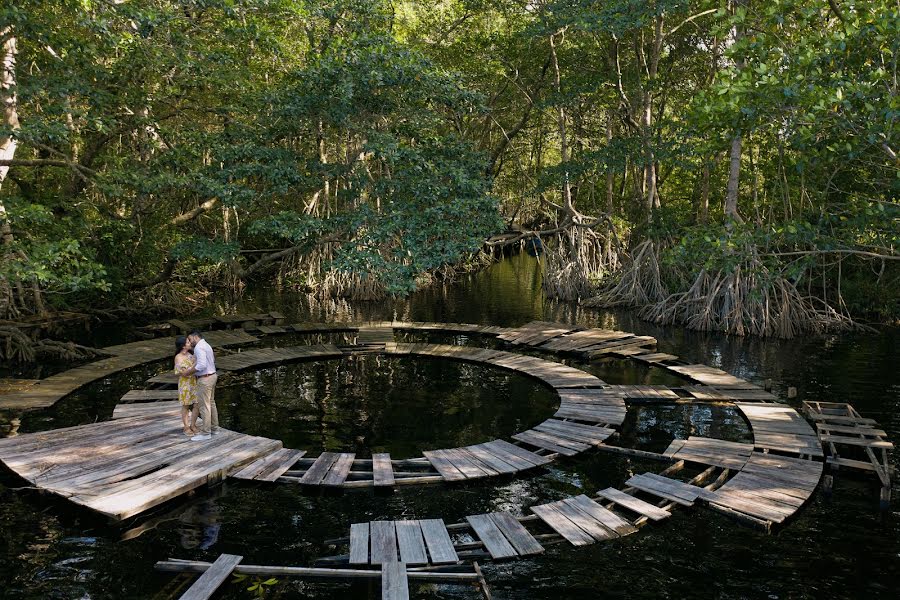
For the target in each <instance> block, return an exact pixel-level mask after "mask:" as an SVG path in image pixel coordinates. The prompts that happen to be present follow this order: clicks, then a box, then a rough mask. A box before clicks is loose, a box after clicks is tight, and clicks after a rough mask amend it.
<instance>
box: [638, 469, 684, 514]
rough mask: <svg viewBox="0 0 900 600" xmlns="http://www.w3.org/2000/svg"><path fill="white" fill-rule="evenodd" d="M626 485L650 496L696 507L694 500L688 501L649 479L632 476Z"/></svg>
mask: <svg viewBox="0 0 900 600" xmlns="http://www.w3.org/2000/svg"><path fill="white" fill-rule="evenodd" d="M625 485H628V486H631V487H633V488H637V489H639V490H641V491H642V492H647V493H648V494H653V495H654V496H659V497H660V498H665V499H666V500H671V501H672V502H675V503H677V504H681V505H682V506H693V505H694V501H693V500H686V499H685V498H683V497H682V496H681V495H679V494H676V493H673V492H672V491H671V490H669V489H667V488H666V487H665V486H662V485H660V483H659V482H657V481H653V480H652V479H647V478H645V477H643V476H641V475H634V476H632V477H631V478H630V479H629V480H628V481H626V482H625Z"/></svg>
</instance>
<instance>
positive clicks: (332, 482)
mask: <svg viewBox="0 0 900 600" xmlns="http://www.w3.org/2000/svg"><path fill="white" fill-rule="evenodd" d="M354 458H356V455H355V454H353V453H342V454H339V455H338V458H337V460H336V461H334V465H333V466H332V467H331V469H330V470H329V471H328V473H327V474H326V475H325V477H324V478H322V485H327V486H339V485H341V484H342V483H344V480H345V479H347V475H349V474H350V468H351V467H352V466H353V459H354Z"/></svg>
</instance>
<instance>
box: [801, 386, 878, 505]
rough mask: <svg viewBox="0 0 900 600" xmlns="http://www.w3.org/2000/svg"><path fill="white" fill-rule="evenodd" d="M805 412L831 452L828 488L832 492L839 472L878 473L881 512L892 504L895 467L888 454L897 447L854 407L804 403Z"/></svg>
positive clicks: (837, 404)
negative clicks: (844, 470) (833, 481)
mask: <svg viewBox="0 0 900 600" xmlns="http://www.w3.org/2000/svg"><path fill="white" fill-rule="evenodd" d="M803 410H804V412H805V413H806V414H807V416H808V417H809V418H810V419H812V421H813V422H814V423H815V426H816V434H817V435H818V437H819V440H820V441H821V442H822V444H823V446H824V447H825V448H826V449H827V450H828V453H827V456H826V462H827V463H828V465H829V467H830V471H831V473H832V474H831V475H829V476H828V478H827V481H826V485H827V486H828V487H829V488H830V486H831V480H832V479H833V474H834V473H835V472H837V471H838V469H840V468H847V469H851V470H858V471H863V472H866V473H875V475H877V476H878V479H879V481H880V482H881V495H880V501H881V506H882V508H887V507H888V506H889V505H890V502H891V478H892V476H893V474H894V467H893V465H892V464H891V461H890V455H889V454H888V451H890V450H893V449H894V444H893V443H891V442H890V441H888V439H887V434H886V433H885V431H884V430H883V429H881V428H880V426H879V425H878V423H877V422H876V421H875V420H874V419H867V418H865V417H863V416H862V415H861V414H859V412H857V410H856V409H855V408H853V407H852V406H851V405H849V404H846V403H843V402H815V401H807V402H804V403H803Z"/></svg>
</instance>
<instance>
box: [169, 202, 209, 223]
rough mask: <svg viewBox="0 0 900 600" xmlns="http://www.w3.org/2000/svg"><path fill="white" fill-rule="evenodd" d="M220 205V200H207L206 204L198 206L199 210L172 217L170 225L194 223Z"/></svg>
mask: <svg viewBox="0 0 900 600" xmlns="http://www.w3.org/2000/svg"><path fill="white" fill-rule="evenodd" d="M218 203H219V199H218V198H212V199H210V200H207V201H206V202H204V203H203V204H201V205H200V206H198V207H197V208H195V209H193V210H189V211H187V212H185V213H181V214H180V215H177V216H175V217H172V219H171V220H170V221H169V225H183V224H185V223H187V222H189V221H193V220H194V219H196V218H197V217H199V216H200V215H202V214H204V213H207V212H209V211H211V210H212V209H213V208H214V207H215V206H216V204H218Z"/></svg>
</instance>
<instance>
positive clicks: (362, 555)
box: [350, 523, 369, 565]
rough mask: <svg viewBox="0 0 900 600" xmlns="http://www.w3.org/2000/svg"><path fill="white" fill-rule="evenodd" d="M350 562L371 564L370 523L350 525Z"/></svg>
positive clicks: (353, 563) (352, 563)
mask: <svg viewBox="0 0 900 600" xmlns="http://www.w3.org/2000/svg"><path fill="white" fill-rule="evenodd" d="M350 564H351V565H367V564H369V524H368V523H353V524H352V525H350Z"/></svg>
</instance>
